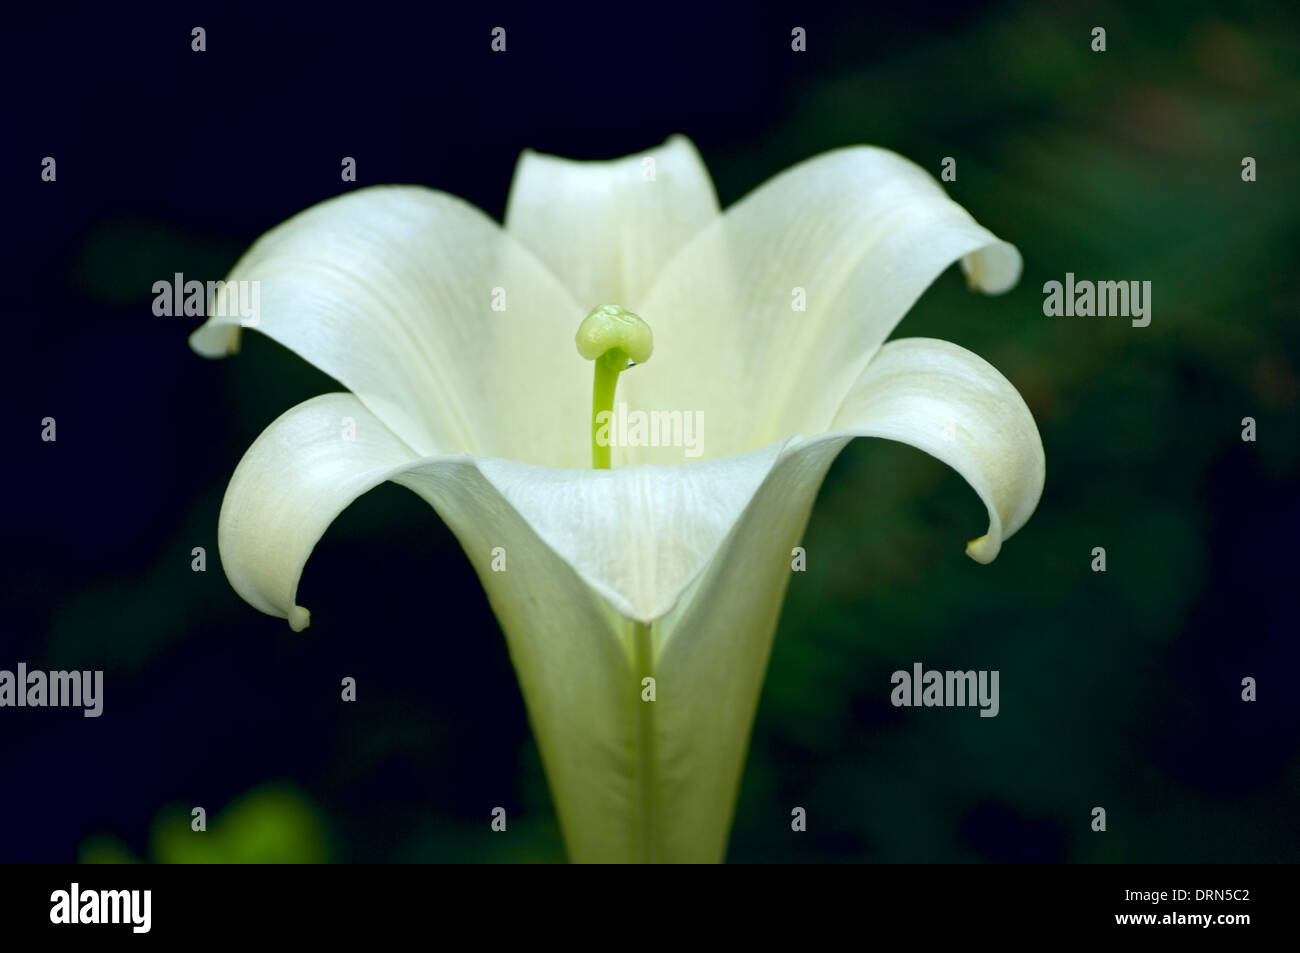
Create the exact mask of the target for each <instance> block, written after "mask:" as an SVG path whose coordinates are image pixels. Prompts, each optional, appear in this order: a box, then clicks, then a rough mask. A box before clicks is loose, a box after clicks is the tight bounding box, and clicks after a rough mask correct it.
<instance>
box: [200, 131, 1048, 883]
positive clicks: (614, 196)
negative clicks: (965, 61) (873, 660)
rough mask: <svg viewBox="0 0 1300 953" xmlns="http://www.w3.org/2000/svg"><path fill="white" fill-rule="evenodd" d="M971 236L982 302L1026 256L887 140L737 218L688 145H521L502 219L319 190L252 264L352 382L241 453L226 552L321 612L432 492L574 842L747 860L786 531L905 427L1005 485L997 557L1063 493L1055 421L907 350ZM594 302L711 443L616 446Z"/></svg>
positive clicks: (258, 598)
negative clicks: (1053, 470)
mask: <svg viewBox="0 0 1300 953" xmlns="http://www.w3.org/2000/svg"><path fill="white" fill-rule="evenodd" d="M646 158H651V159H653V160H654V163H653V169H654V175H653V177H651V176H649V175H646V174H645V170H646V169H647V168H649V167H650V166H649V164H648V163H646V162H644V161H643V160H644V159H646ZM957 260H960V261H961V263H962V266H963V268H964V269H965V271H966V273H967V275H968V277H969V279H970V281H971V283H972V285H973V286H974V287H976V288H978V289H980V290H982V291H985V292H989V293H998V292H1002V291H1005V290H1006V289H1008V288H1010V287H1011V286H1012V285H1013V284H1014V283H1015V282H1016V280H1017V279H1018V278H1019V274H1020V268H1021V259H1020V255H1019V253H1018V252H1017V251H1016V249H1015V248H1014V247H1013V246H1011V245H1008V244H1007V243H1005V242H1002V241H1000V240H999V239H997V238H996V237H995V236H994V235H992V234H991V233H990V232H988V231H987V230H985V229H984V228H982V227H981V226H980V225H978V224H977V223H976V222H975V221H974V220H973V219H972V218H971V216H970V215H969V214H968V213H967V212H966V211H965V210H964V209H962V208H961V207H960V206H958V205H957V204H956V203H954V202H952V201H951V200H950V199H948V198H947V196H946V195H945V194H944V192H943V190H942V188H941V187H940V186H939V184H938V183H937V182H936V181H935V180H934V179H933V178H932V177H931V176H930V175H929V174H927V173H926V172H925V171H923V170H922V169H920V168H919V167H917V166H916V165H913V164H912V163H910V162H908V161H907V160H905V159H903V158H901V157H900V156H898V155H896V154H894V153H892V152H888V151H886V150H882V149H876V148H866V147H861V148H850V149H842V150H837V151H834V152H830V153H827V154H824V155H821V156H819V157H817V158H814V159H811V160H809V161H807V162H804V163H802V164H800V165H797V166H795V167H794V168H792V169H790V170H788V171H786V172H784V173H782V174H781V175H778V176H777V177H776V178H774V179H772V180H771V181H769V182H767V183H766V184H764V185H763V186H761V187H760V188H758V189H757V190H756V191H754V192H753V193H751V194H750V195H749V196H747V197H746V198H745V199H743V200H742V201H740V202H739V203H737V204H736V205H735V206H733V207H732V208H730V209H729V210H728V211H727V212H726V213H725V214H721V213H720V212H719V210H718V206H717V200H716V197H715V194H714V190H713V187H712V183H711V181H710V179H709V176H708V174H707V172H706V171H705V168H704V166H703V163H702V162H701V160H700V158H699V155H698V154H697V152H696V151H695V148H694V147H693V146H692V145H691V144H690V143H689V142H688V141H687V140H685V139H683V138H681V137H674V138H672V139H670V140H669V141H668V142H667V143H665V144H664V145H663V146H662V147H660V148H659V149H656V150H652V151H651V152H649V153H646V154H644V155H638V156H631V157H628V158H625V159H620V160H615V161H610V162H573V161H568V160H564V159H559V158H555V157H551V156H543V155H537V154H534V153H531V152H526V153H525V154H524V155H523V157H522V158H521V160H520V163H519V167H518V169H517V171H516V173H515V178H514V183H513V186H512V189H511V193H510V199H509V204H508V210H507V214H506V225H505V228H502V227H501V226H499V225H498V224H497V223H496V222H494V221H492V220H491V219H489V218H488V217H487V216H486V215H484V214H483V213H482V212H480V211H479V210H477V209H475V208H474V207H472V206H470V205H468V204H466V203H465V202H463V201H461V200H459V199H457V198H454V197H452V196H450V195H447V194H444V193H441V192H436V191H432V190H429V189H424V188H414V187H393V186H379V187H373V188H368V189H362V190H358V191H356V192H352V193H349V194H347V195H344V196H341V197H338V198H334V199H331V200H329V201H326V202H322V203H321V204H319V205H317V206H315V207H313V208H311V209H308V210H307V211H305V212H303V213H301V214H299V215H297V216H295V217H294V218H292V219H290V220H289V221H287V222H285V223H284V224H282V225H280V226H278V227H277V228H275V229H273V230H272V231H270V232H268V233H267V234H266V235H264V236H263V237H262V238H260V239H259V240H258V241H257V242H256V243H255V244H254V245H253V246H252V248H251V249H250V250H249V251H248V252H247V253H246V254H245V255H244V257H243V258H242V259H241V260H240V261H239V262H238V263H237V264H236V265H235V268H234V270H233V271H232V272H231V275H230V279H229V280H231V281H258V282H260V283H261V313H260V315H259V320H258V323H257V329H258V330H259V331H261V332H263V333H265V334H267V335H269V336H270V337H272V338H274V339H276V340H277V341H279V342H280V343H281V344H283V345H285V346H286V347H288V348H290V349H292V350H293V351H296V352H297V353H298V354H299V355H301V356H302V357H303V358H305V359H306V360H308V361H310V362H311V363H312V364H314V365H316V366H317V367H318V368H320V369H321V370H323V371H325V372H326V373H328V374H330V375H331V376H333V377H334V378H336V379H337V380H339V381H340V382H341V383H343V384H344V385H345V386H346V387H348V388H349V389H350V390H351V393H336V394H327V395H324V396H321V397H317V398H315V399H312V400H309V401H307V402H305V403H303V404H300V405H298V406H297V407H294V408H293V409H291V410H289V411H288V412H286V413H284V414H283V415H282V416H281V417H279V418H278V419H277V420H275V421H274V422H273V423H272V424H271V425H270V426H269V427H267V429H266V431H265V432H264V433H262V435H261V436H259V437H258V439H257V440H256V442H254V444H253V446H252V447H251V448H249V450H248V452H247V453H246V454H245V455H244V458H243V460H242V461H241V462H240V463H239V466H238V467H237V468H236V470H235V473H234V476H233V477H232V478H231V481H230V486H229V488H228V489H227V491H226V497H225V501H224V503H223V505H222V509H221V517H220V525H219V531H218V536H219V545H220V551H221V557H222V563H223V565H224V567H225V570H226V574H227V576H228V577H229V579H230V582H231V584H232V585H233V586H234V588H235V590H236V591H237V592H238V593H239V594H240V595H241V596H242V597H243V598H244V599H245V600H247V601H248V602H249V603H250V604H252V605H253V606H254V607H256V608H258V609H260V610H262V611H263V612H267V613H270V614H272V615H275V616H280V617H283V618H287V619H288V620H289V623H290V625H291V626H292V627H293V628H294V629H295V630H300V629H302V628H303V627H305V626H306V625H307V623H308V620H309V615H308V612H307V610H306V609H305V608H303V607H301V606H299V605H298V604H297V600H296V593H297V589H298V581H299V578H300V576H301V574H302V570H303V566H304V564H305V563H306V561H307V557H308V555H309V554H310V553H311V551H312V548H313V547H314V546H315V545H316V542H317V541H318V540H319V539H320V538H321V535H322V534H323V533H324V532H325V529H326V527H327V526H328V525H329V524H330V522H331V521H332V520H333V519H334V518H335V516H337V515H338V513H339V512H341V511H342V510H343V509H344V507H346V506H347V505H348V504H349V503H351V502H352V501H353V500H355V499H356V498H357V497H358V496H360V495H361V494H362V493H364V492H366V491H367V490H369V489H371V488H372V487H374V486H376V485H377V484H379V483H381V482H383V481H385V480H392V481H394V482H396V483H400V484H402V485H403V486H406V487H409V488H410V489H412V490H414V491H415V492H416V493H418V494H419V495H420V496H422V497H423V498H424V499H425V500H427V501H428V502H429V503H430V504H431V505H432V506H433V507H434V509H435V510H436V511H437V512H438V513H439V515H440V516H441V517H442V519H443V520H445V521H446V523H447V525H448V526H449V527H450V528H451V530H452V531H453V532H454V533H455V534H456V536H457V538H458V539H459V540H460V542H461V544H462V545H463V546H464V548H465V552H466V554H467V555H468V556H469V558H470V560H471V561H472V563H473V565H474V567H475V569H476V571H477V572H478V575H479V579H480V580H481V581H482V584H483V587H484V589H485V590H486V592H487V595H488V599H489V601H490V603H491V605H492V608H493V610H494V612H495V613H496V616H497V618H498V620H499V621H500V623H501V627H502V629H503V630H504V632H505V635H506V639H507V641H508V644H509V649H510V656H511V659H512V660H513V663H514V667H515V671H516V673H517V674H518V677H519V682H520V685H521V686H522V689H523V693H524V698H525V701H526V704H527V709H528V713H529V718H530V721H531V723H532V726H533V730H534V732H535V734H536V737H537V740H538V744H539V746H540V749H541V753H542V758H543V762H544V765H545V768H546V773H547V777H548V780H549V783H550V787H551V792H552V795H553V798H554V801H555V805H556V809H557V812H558V815H559V820H560V824H561V827H562V830H563V833H564V838H565V842H566V845H567V848H568V851H569V854H570V857H571V859H573V860H575V861H638V860H644V861H718V860H721V859H722V857H723V854H724V852H725V849H726V841H727V833H728V829H729V827H730V823H731V815H732V811H733V808H734V803H735V797H736V793H737V787H738V785H739V780H740V775H741V768H742V765H743V762H744V756H745V750H746V747H747V743H748V737H749V733H750V729H751V726H752V723H753V717H754V712H755V707H756V705H757V701H758V697H759V691H760V687H761V683H762V678H763V672H764V669H765V667H766V664H767V659H768V654H769V649H770V646H771V641H772V635H773V631H774V629H775V626H776V620H777V616H778V613H779V611H780V607H781V603H782V599H783V597H784V593H785V588H786V583H787V581H788V577H789V573H790V571H791V550H792V549H793V548H794V547H795V546H796V545H797V544H798V543H799V540H800V537H801V534H802V532H803V530H804V526H805V524H806V522H807V519H808V514H809V512H810V510H811V507H812V504H813V500H814V497H815V496H816V494H817V490H818V487H819V486H820V484H821V481H822V478H823V476H824V475H825V473H826V471H827V468H828V467H829V466H830V464H831V462H832V460H833V459H834V458H835V456H836V455H837V454H838V453H839V451H840V450H841V449H842V448H843V447H844V446H845V445H846V444H847V443H848V442H849V441H850V440H851V439H852V438H854V437H857V436H874V437H887V438H889V439H892V440H898V441H902V442H904V443H907V444H910V445H912V446H915V447H918V448H920V449H922V450H925V451H927V452H928V453H930V454H932V455H933V456H935V457H937V458H938V459H940V460H942V461H944V462H945V463H947V464H949V465H950V466H951V467H953V468H954V469H955V470H957V471H958V472H959V473H960V474H961V475H962V476H963V477H965V479H966V480H967V482H968V483H969V484H970V485H971V487H972V488H973V489H974V490H975V492H976V493H977V494H978V495H979V497H980V498H981V499H982V500H983V501H984V503H985V505H986V506H987V508H988V517H989V525H988V529H987V530H986V531H985V532H984V533H983V534H982V535H980V536H979V537H978V538H977V539H975V540H974V541H972V542H971V543H969V544H968V545H967V552H968V553H969V554H970V555H971V556H972V557H973V558H974V559H976V560H978V561H979V562H982V563H986V562H990V561H991V560H992V559H993V558H994V557H995V556H997V554H998V550H999V549H1000V547H1001V546H1002V541H1003V540H1004V539H1005V538H1006V537H1008V536H1010V535H1011V534H1012V533H1014V532H1015V531H1016V530H1018V529H1019V528H1020V527H1021V526H1022V525H1023V524H1024V523H1025V521H1026V520H1027V519H1028V518H1029V516H1030V514H1031V513H1032V512H1033V510H1034V507H1035V506H1036V505H1037V502H1038V498H1039V495H1040V493H1041V491H1042V486H1043V478H1044V459H1043V448H1042V442H1041V440H1040V439H1039V435H1038V431H1037V428H1036V427H1035V425H1034V421H1033V418H1032V416H1031V415H1030V413H1029V410H1028V409H1027V408H1026V406H1025V403H1024V401H1023V400H1022V399H1021V398H1020V395H1019V394H1017V392H1016V390H1015V388H1013V387H1012V386H1011V384H1010V383H1008V382H1007V381H1006V380H1005V379H1004V378H1003V377H1002V376H1001V375H1000V374H999V373H998V372H997V371H996V370H994V369H993V368H992V367H991V366H990V365H989V364H987V363H986V362H984V361H983V360H982V359H980V358H979V357H977V356H975V355H974V354H972V353H970V352H969V351H966V350H964V349H963V348H961V347H958V346H956V345H954V344H950V343H946V342H944V341H938V340H931V339H922V338H917V339H903V340H895V341H891V342H889V343H885V339H886V337H887V336H888V335H889V334H890V332H891V331H892V329H893V328H894V326H895V325H896V324H897V323H898V321H899V320H900V319H901V317H902V316H903V315H904V314H905V313H906V312H907V310H908V309H909V308H910V307H911V305H912V303H913V302H914V301H915V300H916V298H917V297H918V296H919V295H920V294H921V292H922V291H923V290H924V289H925V288H926V287H927V286H928V285H929V284H930V283H931V282H932V281H933V280H934V279H935V278H936V277H937V276H938V275H939V274H940V273H941V272H943V271H944V270H945V269H946V268H947V267H948V266H949V265H950V264H951V263H952V262H954V261H957ZM800 292H802V294H803V296H804V300H805V301H806V310H802V311H800V310H795V308H794V307H792V301H795V300H796V299H797V296H798V294H799V293H800ZM502 302H504V305H505V310H499V309H500V307H501V303H502ZM494 303H495V304H496V308H497V309H494V307H493V305H494ZM598 305H617V306H618V308H616V309H610V311H609V314H615V313H617V314H619V315H623V314H626V311H625V310H623V309H630V310H631V311H633V312H635V314H636V315H639V316H640V317H641V318H642V319H643V321H644V324H645V325H648V327H649V329H652V331H653V347H654V355H653V359H652V360H650V361H649V362H648V363H645V364H644V365H642V364H641V363H640V362H639V361H638V362H637V366H636V367H635V368H634V369H632V370H630V371H629V372H628V373H626V374H624V375H623V376H622V378H621V379H620V381H619V382H620V384H621V387H620V389H619V391H618V400H619V401H620V402H621V403H625V404H626V405H627V406H628V407H629V408H632V409H641V410H645V411H650V410H659V411H671V410H679V411H683V412H700V413H701V414H702V420H703V421H705V422H706V423H707V429H706V430H705V432H704V440H703V443H702V448H701V449H702V451H703V452H702V454H701V456H700V457H699V459H694V460H690V459H686V458H685V457H684V455H683V450H682V448H681V447H664V446H657V447H647V446H626V445H624V446H614V447H609V448H607V449H608V452H609V455H610V457H611V462H612V464H613V465H612V467H611V468H609V469H593V468H591V466H590V464H591V460H592V457H591V455H590V454H591V451H590V450H589V448H590V447H591V446H592V423H593V421H592V415H593V409H595V410H599V409H600V408H599V406H597V407H595V408H593V405H592V394H593V389H592V384H591V374H592V365H591V364H590V363H589V362H588V360H585V359H584V356H583V355H580V354H579V353H577V351H576V350H575V347H574V340H575V339H574V335H575V330H576V329H577V328H578V326H579V323H580V321H582V319H583V317H584V316H585V315H587V314H588V312H589V311H591V310H592V309H593V308H594V307H596V306H598ZM217 313H218V311H217V310H216V309H214V314H217ZM638 327H639V325H638ZM597 330H598V331H599V330H600V329H597ZM240 332H241V328H240V326H239V318H238V316H231V317H217V316H214V317H211V318H210V319H209V320H208V321H207V322H206V323H205V324H204V325H203V326H202V327H200V328H199V329H198V330H197V331H195V333H194V335H193V337H192V338H191V344H192V346H193V347H194V349H195V350H196V351H198V352H199V353H201V354H204V355H207V356H212V357H216V356H221V355H224V354H228V353H230V352H232V351H234V350H236V349H237V347H238V343H239V335H240ZM601 333H603V332H601ZM620 333H621V332H620ZM646 334H647V336H646V338H645V339H644V341H642V343H643V344H644V345H645V346H646V349H645V350H644V351H643V353H644V354H647V355H648V353H649V351H648V346H649V337H648V334H649V332H648V331H647V332H646ZM611 340H613V339H611ZM579 343H580V344H581V343H582V342H581V341H580V342H579ZM615 343H617V342H615ZM606 344H607V345H608V346H611V347H612V346H614V345H613V344H609V342H606ZM637 346H640V345H637ZM625 350H626V348H625ZM629 353H630V352H629ZM623 356H624V357H626V355H623ZM634 359H635V357H634ZM603 360H604V359H603V358H602V359H598V360H597V361H596V366H597V387H596V397H597V401H596V402H597V404H598V405H599V403H600V383H599V382H600V377H599V375H600V373H601V371H600V367H601V366H602V361H603ZM623 363H625V361H624V362H621V363H620V364H619V367H620V368H621V367H622V366H623ZM614 377H615V378H616V377H617V368H616V369H615V371H614ZM607 384H608V387H607V389H606V398H605V399H606V409H608V398H609V397H610V396H612V394H613V390H612V388H613V386H614V385H613V383H612V381H607ZM345 418H351V419H352V421H353V422H354V423H355V438H354V439H344V435H343V433H344V427H345V426H346V423H345ZM496 547H502V548H503V549H504V552H505V559H506V562H505V570H506V571H504V572H500V571H493V568H492V563H493V551H494V549H495V548H496ZM646 678H653V679H654V680H655V683H654V697H655V700H654V701H643V700H642V699H643V691H644V689H643V684H644V683H643V679H646Z"/></svg>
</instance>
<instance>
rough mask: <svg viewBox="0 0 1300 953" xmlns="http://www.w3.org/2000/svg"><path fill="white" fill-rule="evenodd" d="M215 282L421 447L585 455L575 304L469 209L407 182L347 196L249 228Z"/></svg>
mask: <svg viewBox="0 0 1300 953" xmlns="http://www.w3.org/2000/svg"><path fill="white" fill-rule="evenodd" d="M227 281H228V282H239V281H246V282H257V283H258V284H257V287H258V288H259V289H260V291H259V304H260V307H259V313H258V315H257V316H256V318H255V319H247V320H244V324H245V325H246V326H248V327H255V328H256V329H257V330H258V331H261V332H263V333H265V334H267V335H269V336H270V337H272V338H274V339H275V340H277V341H279V342H280V343H281V344H283V345H285V346H286V347H288V348H290V349H291V350H293V351H295V352H296V353H297V354H299V355H300V356H301V357H303V358H305V359H306V360H308V361H309V362H311V363H312V364H314V365H315V366H316V367H318V368H320V369H321V370H323V371H325V372H326V373H327V374H329V375H331V376H332V377H334V378H335V379H337V380H338V381H340V382H341V383H342V384H344V385H345V386H346V387H347V388H348V389H349V390H351V391H352V392H353V393H355V394H356V395H357V396H358V397H360V398H361V401H362V402H363V403H364V404H365V405H366V406H367V407H368V408H370V410H371V411H373V412H374V413H375V414H376V415H377V416H378V417H379V418H380V419H381V420H383V421H384V422H385V423H386V424H387V425H388V427H389V428H390V429H391V430H392V431H393V432H394V433H396V434H398V435H399V436H400V437H401V438H402V440H403V441H405V442H406V443H407V444H408V445H409V446H411V447H412V448H414V449H416V450H418V451H419V452H420V453H422V454H433V453H440V452H441V453H446V452H452V451H473V452H480V453H493V454H500V455H503V456H510V457H513V458H515V459H521V460H531V461H535V462H538V463H548V464H551V465H555V466H566V465H567V466H573V465H582V464H583V463H584V462H585V460H586V455H587V454H588V453H589V448H590V434H589V433H588V432H587V429H586V422H587V419H588V415H589V412H590V393H589V388H590V382H589V381H590V375H589V372H587V371H586V369H585V367H584V362H583V361H582V360H581V358H579V357H578V355H576V354H575V353H574V351H573V329H574V327H575V326H576V324H577V322H578V321H579V320H580V319H581V316H582V314H583V313H585V312H584V311H582V310H581V309H580V308H579V307H578V305H577V304H575V303H574V302H573V299H572V298H570V297H569V294H568V292H566V291H565V290H564V288H563V287H562V286H561V285H560V284H559V282H558V281H557V280H556V279H555V277H554V276H553V275H551V274H550V273H549V272H548V271H547V270H546V268H545V267H544V266H543V265H542V264H541V263H540V262H538V261H537V260H536V258H535V257H534V256H533V255H532V254H531V253H530V252H529V251H528V250H527V249H525V248H524V247H523V246H522V245H520V244H519V243H518V242H516V241H515V240H514V239H512V238H510V236H508V235H507V234H505V232H503V231H502V229H501V228H500V226H498V225H497V224H496V223H495V222H493V221H492V220H491V219H490V218H488V217H487V216H486V215H484V214H483V213H482V212H480V211H479V210H478V209H476V208H475V207H474V206H472V205H470V204H468V203H466V202H464V201H462V200H460V199H457V198H454V197H453V196H450V195H447V194H445V193H442V192H435V191H432V190H429V189H423V188H415V187H405V186H376V187H373V188H369V189H361V190H358V191H356V192H351V193H348V194H347V195H343V196H340V197H338V198H334V199H330V200H328V201H326V202H322V203H320V204H319V205H316V206H314V207H312V208H310V209H308V210H307V211H305V212H302V213H301V214H299V215H296V216H294V217H293V218H291V219H289V220H288V221H287V222H284V223H283V224H281V225H279V226H277V227H276V228H274V229H272V230H271V231H270V232H268V233H267V234H265V235H264V236H262V237H261V238H260V239H258V241H257V242H256V243H254V245H253V246H252V248H250V249H249V250H248V252H247V253H245V255H244V256H243V257H242V258H241V259H240V260H239V261H238V262H237V263H236V265H235V267H234V269H233V270H232V271H231V273H230V275H229V277H228V279H227ZM250 287H252V286H250ZM498 290H499V292H500V293H497V292H498ZM494 303H496V304H497V307H498V308H499V307H501V306H502V305H504V310H496V309H494V307H493V306H494ZM215 310H217V309H216V308H214V311H215ZM221 310H228V311H231V312H235V310H236V309H234V308H233V307H232V308H228V309H221ZM240 333H241V317H240V315H239V314H238V313H229V314H224V315H222V314H216V315H214V316H213V317H211V318H210V319H209V320H208V321H207V322H206V323H205V324H203V325H202V326H201V327H200V328H198V329H197V330H196V331H195V332H194V334H193V335H192V336H191V338H190V344H191V346H192V347H193V348H194V349H195V350H196V351H198V352H199V353H200V354H203V355H205V356H208V357H219V356H222V355H224V354H228V353H230V352H231V351H233V350H235V349H236V348H237V347H238V343H239V334H240ZM556 369H563V370H562V371H559V372H557V370H556ZM570 371H571V373H570Z"/></svg>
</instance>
